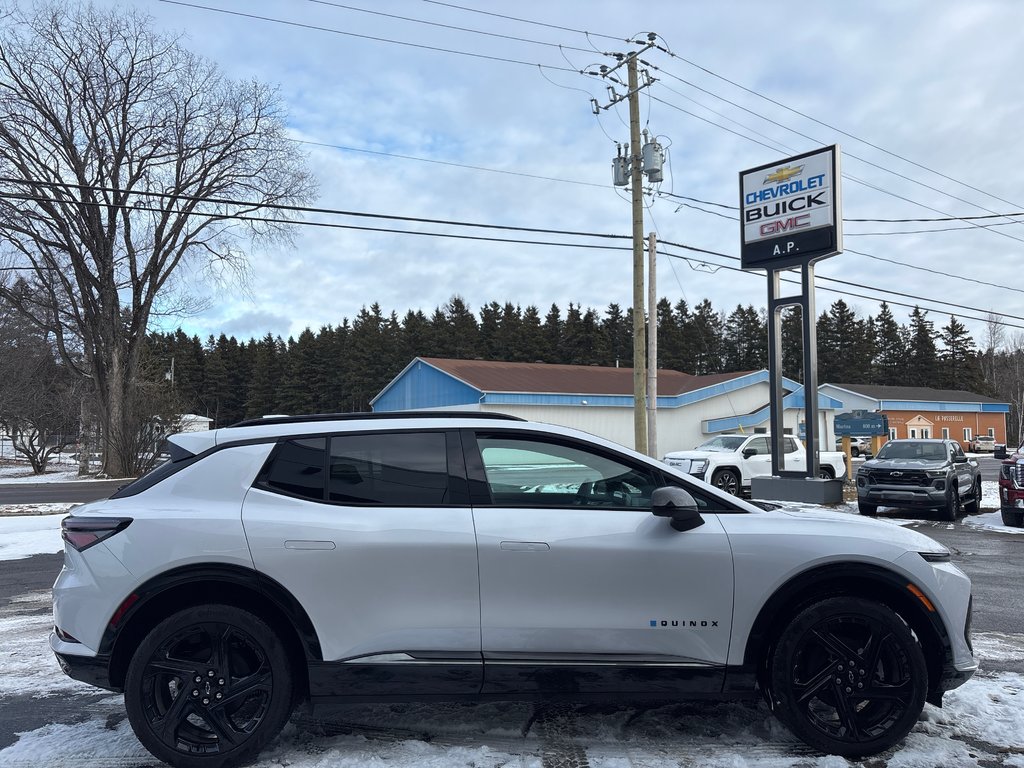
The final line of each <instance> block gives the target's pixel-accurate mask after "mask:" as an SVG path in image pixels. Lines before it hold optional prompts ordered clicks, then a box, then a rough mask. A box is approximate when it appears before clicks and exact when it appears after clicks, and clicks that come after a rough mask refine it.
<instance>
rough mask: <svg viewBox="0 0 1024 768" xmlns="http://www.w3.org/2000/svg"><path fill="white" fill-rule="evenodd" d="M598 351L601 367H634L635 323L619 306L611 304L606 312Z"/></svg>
mask: <svg viewBox="0 0 1024 768" xmlns="http://www.w3.org/2000/svg"><path fill="white" fill-rule="evenodd" d="M663 301H664V299H663ZM666 303H667V302H666ZM659 306H660V305H659ZM660 344H661V341H660V338H659V346H660ZM598 350H599V351H598V358H599V360H598V362H600V364H601V365H606V366H609V367H615V366H619V367H623V368H631V367H632V366H633V323H632V320H631V319H630V318H628V317H626V315H625V313H623V311H622V308H621V307H620V306H619V305H618V304H614V303H612V304H609V305H608V308H607V309H606V310H605V312H604V320H603V321H602V323H601V331H600V342H599V345H598ZM662 367H664V364H663V365H662Z"/></svg>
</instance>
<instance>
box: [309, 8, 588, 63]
mask: <svg viewBox="0 0 1024 768" xmlns="http://www.w3.org/2000/svg"><path fill="white" fill-rule="evenodd" d="M306 2H308V3H314V4H316V5H326V6H330V7H332V8H339V9H341V10H344V11H356V12H358V13H367V14H370V15H372V16H382V17H384V18H387V19H398V20H399V21H409V22H412V23H413V24H425V25H427V26H430V27H439V28H441V29H451V30H454V31H456V32H469V33H470V34H474V35H485V36H487V37H497V38H501V39H502V40H513V41H515V42H518V43H530V44H531V45H543V46H547V47H549V48H559V49H565V50H567V51H579V52H580V53H593V52H594V51H593V50H591V49H587V48H577V47H575V46H572V45H562V44H561V43H549V42H547V41H544V40H530V39H528V38H525V37H516V36H515V35H504V34H501V33H499V32H487V31H485V30H482V29H472V28H470V27H459V26H456V25H454V24H442V23H441V22H438V21H428V20H426V19H416V18H413V17H411V16H399V15H398V14H394V13H384V12H383V11H373V10H370V9H369V8H360V7H358V6H355V5H345V4H343V3H335V2H331V0H306Z"/></svg>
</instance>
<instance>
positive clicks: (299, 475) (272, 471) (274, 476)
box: [260, 437, 327, 501]
mask: <svg viewBox="0 0 1024 768" xmlns="http://www.w3.org/2000/svg"><path fill="white" fill-rule="evenodd" d="M326 444H327V441H326V440H325V439H324V438H322V437H315V438H310V439H306V440H288V441H286V442H283V443H281V444H280V445H279V446H278V449H277V451H275V453H274V458H273V460H272V462H271V464H270V466H269V467H268V468H267V469H266V470H265V471H264V473H263V476H262V477H261V478H260V485H262V486H263V487H265V488H267V489H268V490H272V491H280V492H282V493H287V494H289V495H290V496H300V497H302V498H304V499H315V500H317V501H323V498H324V467H325V466H326V450H325V449H326Z"/></svg>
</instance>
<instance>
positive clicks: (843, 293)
mask: <svg viewBox="0 0 1024 768" xmlns="http://www.w3.org/2000/svg"><path fill="white" fill-rule="evenodd" d="M661 245H669V243H659V246H661ZM671 245H673V246H675V247H677V248H683V249H685V250H688V251H695V252H697V253H703V254H708V255H713V256H721V257H723V258H727V259H733V258H736V257H734V256H730V255H728V254H725V253H719V252H717V251H709V250H707V249H704V248H696V247H693V246H688V245H681V244H678V243H671ZM662 252H663V253H664V254H665V255H666V256H669V257H670V258H673V259H681V260H683V261H686V262H690V259H688V258H687V257H686V256H681V255H679V254H676V253H672V252H670V251H662ZM715 266H717V267H718V268H719V269H725V270H728V271H730V272H741V273H743V274H745V275H753V274H754V273H753V272H750V271H748V270H745V269H740V268H739V267H732V266H729V265H728V264H716V265H715ZM816 279H817V280H824V279H830V278H822V277H820V276H816ZM782 281H783V282H786V283H792V284H794V285H800V281H799V280H793V279H791V278H785V277H784V278H782ZM837 282H842V281H837ZM815 287H816V288H818V289H819V290H822V291H828V292H829V293H837V294H839V295H841V296H852V297H854V298H858V299H865V300H867V301H884V302H885V303H886V304H891V305H892V306H895V307H904V308H906V309H923V310H925V311H930V312H939V311H940V310H937V309H935V308H932V307H922V306H921V304H907V303H905V302H901V301H894V300H888V299H884V298H883V299H879V297H877V296H865V295H864V294H861V293H854V292H853V291H847V290H839V289H838V288H829V287H827V286H823V285H818V286H815ZM864 287H865V288H867V286H864ZM868 290H874V291H879V292H882V291H881V290H880V289H877V288H869V289H868ZM929 301H931V300H930V299H929ZM982 311H984V310H982ZM989 312H990V314H991V315H999V316H1001V317H1011V318H1012V319H1014V320H1020V319H1022V318H1018V317H1014V316H1013V315H1003V314H1002V313H999V312H992V311H991V310H989ZM956 316H957V317H960V318H963V319H964V320H974V321H977V322H982V323H994V324H995V325H1001V326H1005V327H1007V328H1022V329H1024V325H1017V324H1015V323H1008V322H1004V321H1002V320H996V319H994V318H992V317H989V316H986V317H973V316H971V315H965V314H962V313H961V314H959V315H956Z"/></svg>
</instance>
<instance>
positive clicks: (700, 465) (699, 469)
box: [690, 459, 708, 475]
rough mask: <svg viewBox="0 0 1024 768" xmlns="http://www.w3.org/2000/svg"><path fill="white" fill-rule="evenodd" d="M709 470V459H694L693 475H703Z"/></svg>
mask: <svg viewBox="0 0 1024 768" xmlns="http://www.w3.org/2000/svg"><path fill="white" fill-rule="evenodd" d="M707 468H708V460H707V459H694V460H693V461H691V462H690V474H691V475H703V474H704V472H705V471H706V470H707Z"/></svg>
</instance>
